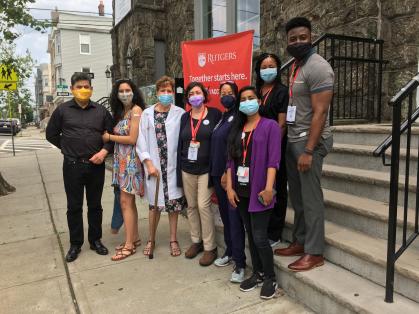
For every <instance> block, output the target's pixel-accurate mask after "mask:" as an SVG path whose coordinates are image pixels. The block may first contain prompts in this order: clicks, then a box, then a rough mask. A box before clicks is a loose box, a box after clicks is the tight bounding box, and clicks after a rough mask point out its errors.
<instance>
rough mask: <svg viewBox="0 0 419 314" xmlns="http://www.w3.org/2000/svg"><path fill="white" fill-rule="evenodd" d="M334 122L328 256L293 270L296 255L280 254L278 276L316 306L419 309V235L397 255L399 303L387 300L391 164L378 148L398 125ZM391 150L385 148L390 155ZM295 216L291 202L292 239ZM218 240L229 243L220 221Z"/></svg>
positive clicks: (328, 169)
mask: <svg viewBox="0 0 419 314" xmlns="http://www.w3.org/2000/svg"><path fill="white" fill-rule="evenodd" d="M333 129H334V148H333V150H332V152H331V153H330V154H329V155H328V156H327V157H326V159H325V164H324V167H323V177H322V187H323V192H324V199H325V205H326V211H325V219H326V221H325V227H326V250H325V253H324V254H325V257H326V260H327V262H326V264H325V265H324V266H323V267H319V268H318V269H314V270H311V271H309V272H304V273H293V272H291V271H290V270H289V269H288V268H287V266H288V264H290V263H291V262H293V261H295V260H296V257H290V258H286V257H278V256H276V257H275V267H276V272H277V275H278V280H279V283H280V285H281V286H282V287H283V288H284V290H285V291H286V292H287V294H288V295H290V296H291V297H293V298H295V299H296V300H298V301H300V302H302V303H303V304H305V305H306V306H307V307H309V308H310V309H312V310H313V311H315V312H317V313H380V314H382V313H403V314H405V313H419V240H416V241H414V242H413V244H412V245H411V246H410V247H409V248H408V249H407V250H406V251H405V252H404V253H403V255H402V256H401V257H400V258H399V259H398V261H397V262H396V267H395V268H396V269H395V282H394V287H395V293H394V296H395V297H394V303H392V304H388V303H385V302H384V294H385V288H384V285H385V278H386V276H385V272H386V258H387V232H388V201H389V187H390V168H389V167H385V166H383V165H382V161H381V158H375V157H373V156H372V152H373V150H374V149H375V148H376V147H377V146H378V145H379V144H380V143H381V142H382V141H383V140H384V139H385V138H386V137H387V136H388V135H389V134H390V133H391V127H390V126H389V125H387V126H386V125H363V126H358V125H351V126H337V127H334V128H333ZM412 133H413V134H414V136H413V139H412V149H411V156H410V158H409V160H410V167H411V168H410V170H409V176H408V178H409V184H408V193H407V195H408V202H407V207H408V209H407V236H409V235H410V234H412V233H413V232H414V227H415V210H414V209H415V208H416V192H417V187H416V185H417V166H418V146H419V127H415V128H413V130H412ZM401 147H402V150H401V160H400V168H399V169H400V178H399V179H400V183H399V200H398V203H399V208H398V214H397V219H398V220H397V240H396V241H397V243H398V245H400V243H401V242H402V228H403V215H404V211H403V208H404V206H403V204H404V184H405V169H404V168H405V160H406V150H405V149H403V148H405V147H406V138H405V137H404V138H403V139H402V143H401ZM390 153H391V152H390V151H388V152H387V154H386V155H387V157H388V161H389V160H390V156H391V155H390ZM292 223H293V210H289V211H288V213H287V224H286V228H285V230H284V234H283V236H284V239H285V240H288V241H291V240H292V227H293V226H292ZM217 241H218V243H219V244H223V243H222V242H223V238H222V234H221V233H220V229H218V233H217ZM281 245H284V246H285V245H286V244H285V243H284V244H281ZM247 256H249V255H247ZM249 263H250V261H249Z"/></svg>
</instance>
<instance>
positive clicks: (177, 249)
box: [169, 241, 182, 257]
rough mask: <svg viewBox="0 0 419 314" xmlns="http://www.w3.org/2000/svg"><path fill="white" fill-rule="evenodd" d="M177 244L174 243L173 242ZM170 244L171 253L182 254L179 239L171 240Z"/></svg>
mask: <svg viewBox="0 0 419 314" xmlns="http://www.w3.org/2000/svg"><path fill="white" fill-rule="evenodd" d="M174 243H175V244H176V245H173V244H174ZM169 245H170V255H172V256H174V257H176V256H179V255H180V254H182V252H181V251H180V247H179V242H178V241H170V242H169Z"/></svg>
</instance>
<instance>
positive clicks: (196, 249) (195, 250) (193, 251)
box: [185, 242, 204, 258]
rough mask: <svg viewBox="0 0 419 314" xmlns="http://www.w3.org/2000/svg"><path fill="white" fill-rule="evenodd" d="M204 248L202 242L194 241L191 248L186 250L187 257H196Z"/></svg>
mask: <svg viewBox="0 0 419 314" xmlns="http://www.w3.org/2000/svg"><path fill="white" fill-rule="evenodd" d="M203 250H204V246H203V244H202V242H200V243H192V245H191V246H190V247H189V249H188V250H187V251H186V252H185V257H186V258H194V257H196V256H197V255H198V254H199V253H200V252H202V251H203Z"/></svg>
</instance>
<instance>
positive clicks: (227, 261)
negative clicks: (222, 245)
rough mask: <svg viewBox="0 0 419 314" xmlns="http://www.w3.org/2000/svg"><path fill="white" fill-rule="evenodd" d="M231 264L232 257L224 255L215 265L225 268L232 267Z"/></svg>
mask: <svg viewBox="0 0 419 314" xmlns="http://www.w3.org/2000/svg"><path fill="white" fill-rule="evenodd" d="M230 262H231V256H227V255H224V256H222V257H219V258H217V259H216V260H215V262H214V265H215V266H218V267H224V266H227V265H230Z"/></svg>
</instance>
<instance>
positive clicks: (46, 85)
mask: <svg viewBox="0 0 419 314" xmlns="http://www.w3.org/2000/svg"><path fill="white" fill-rule="evenodd" d="M44 86H45V87H48V79H44Z"/></svg>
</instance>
